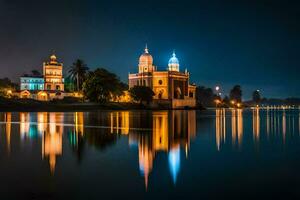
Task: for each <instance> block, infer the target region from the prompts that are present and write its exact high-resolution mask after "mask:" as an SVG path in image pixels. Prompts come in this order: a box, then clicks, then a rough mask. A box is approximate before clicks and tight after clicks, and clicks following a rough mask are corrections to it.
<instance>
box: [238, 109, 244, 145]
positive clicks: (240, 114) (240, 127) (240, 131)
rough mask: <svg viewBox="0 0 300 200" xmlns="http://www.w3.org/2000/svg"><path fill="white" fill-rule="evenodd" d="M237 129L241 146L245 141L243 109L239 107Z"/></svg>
mask: <svg viewBox="0 0 300 200" xmlns="http://www.w3.org/2000/svg"><path fill="white" fill-rule="evenodd" d="M237 130H238V132H237V133H238V142H239V146H241V145H242V141H243V110H242V109H238V110H237Z"/></svg>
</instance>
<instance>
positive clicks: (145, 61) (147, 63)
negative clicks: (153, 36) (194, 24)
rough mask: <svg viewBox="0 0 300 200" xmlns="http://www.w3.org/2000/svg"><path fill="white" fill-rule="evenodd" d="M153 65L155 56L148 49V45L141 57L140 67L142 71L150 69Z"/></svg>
mask: <svg viewBox="0 0 300 200" xmlns="http://www.w3.org/2000/svg"><path fill="white" fill-rule="evenodd" d="M152 67H153V58H152V56H151V54H150V53H149V51H148V48H147V45H146V48H145V52H144V53H143V54H142V55H141V56H140V58H139V69H140V71H145V72H146V71H148V70H149V69H152Z"/></svg>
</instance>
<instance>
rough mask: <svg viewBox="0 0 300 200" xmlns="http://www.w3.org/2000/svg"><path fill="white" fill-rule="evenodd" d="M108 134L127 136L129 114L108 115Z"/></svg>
mask: <svg viewBox="0 0 300 200" xmlns="http://www.w3.org/2000/svg"><path fill="white" fill-rule="evenodd" d="M110 132H111V133H119V132H120V133H121V134H124V135H128V134H129V112H128V111H124V112H111V113H110Z"/></svg>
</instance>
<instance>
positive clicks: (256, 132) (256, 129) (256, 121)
mask: <svg viewBox="0 0 300 200" xmlns="http://www.w3.org/2000/svg"><path fill="white" fill-rule="evenodd" d="M252 126H253V127H252V129H253V139H254V141H255V142H259V137H260V116H259V108H258V107H256V108H254V109H253V110H252Z"/></svg>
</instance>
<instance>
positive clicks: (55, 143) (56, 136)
mask: <svg viewBox="0 0 300 200" xmlns="http://www.w3.org/2000/svg"><path fill="white" fill-rule="evenodd" d="M59 115H60V113H50V114H49V122H50V124H49V129H47V130H49V131H46V132H45V133H44V134H43V138H42V141H43V143H42V157H44V156H45V157H46V156H47V157H48V158H49V165H50V171H51V173H52V174H53V173H54V170H55V165H56V157H57V156H58V155H62V134H63V127H62V126H61V125H58V123H60V118H59ZM61 121H63V120H61Z"/></svg>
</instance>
